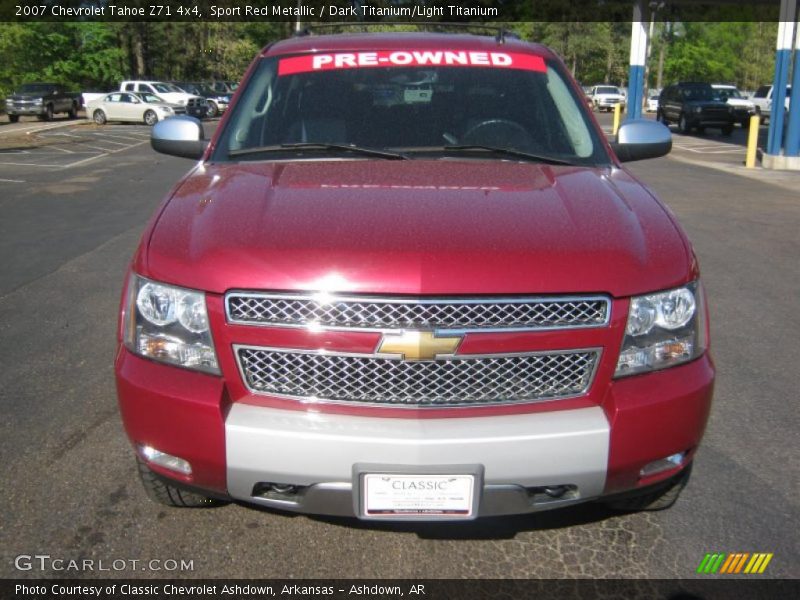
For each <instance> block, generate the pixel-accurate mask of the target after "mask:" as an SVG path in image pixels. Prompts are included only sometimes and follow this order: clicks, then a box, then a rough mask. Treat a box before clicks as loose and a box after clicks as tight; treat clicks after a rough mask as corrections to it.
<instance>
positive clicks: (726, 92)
mask: <svg viewBox="0 0 800 600" xmlns="http://www.w3.org/2000/svg"><path fill="white" fill-rule="evenodd" d="M714 92H715V95H716V97H717V98H718V99H720V100H727V99H728V98H738V99H741V98H742V94H741V93H739V90H737V89H736V88H717V89H715V90H714Z"/></svg>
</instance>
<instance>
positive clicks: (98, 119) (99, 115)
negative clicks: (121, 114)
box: [92, 108, 108, 125]
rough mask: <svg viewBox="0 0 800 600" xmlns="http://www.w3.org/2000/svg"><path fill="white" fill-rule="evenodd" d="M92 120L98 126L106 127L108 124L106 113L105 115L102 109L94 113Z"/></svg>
mask: <svg viewBox="0 0 800 600" xmlns="http://www.w3.org/2000/svg"><path fill="white" fill-rule="evenodd" d="M92 120H93V121H94V122H95V123H97V124H98V125H105V124H106V123H107V122H108V119H107V118H106V113H104V112H103V111H102V109H100V108H98V109H97V110H96V111H94V112H93V113H92Z"/></svg>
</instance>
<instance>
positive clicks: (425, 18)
mask: <svg viewBox="0 0 800 600" xmlns="http://www.w3.org/2000/svg"><path fill="white" fill-rule="evenodd" d="M633 5H634V0H582V1H580V2H577V1H575V0H466V1H459V0H324V1H322V0H300V1H298V0H244V1H243V0H38V1H37V0H0V21H9V22H38V21H50V22H75V21H128V22H141V21H150V22H295V21H298V20H299V21H302V22H303V23H314V22H318V23H344V22H348V23H349V22H359V23H370V22H384V23H386V22H411V23H419V24H425V23H436V22H476V21H478V22H520V21H538V22H544V21H552V22H592V21H616V22H627V21H630V20H631V17H632V14H633ZM651 5H652V6H653V8H654V9H655V14H656V16H657V19H658V20H660V21H777V20H778V17H779V9H780V0H662V1H660V2H650V1H648V0H645V1H644V2H643V6H644V7H645V14H647V11H648V10H650V6H651Z"/></svg>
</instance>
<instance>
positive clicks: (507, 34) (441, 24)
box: [294, 21, 519, 44]
mask: <svg viewBox="0 0 800 600" xmlns="http://www.w3.org/2000/svg"><path fill="white" fill-rule="evenodd" d="M387 25H402V26H409V25H413V26H414V27H420V28H424V29H433V30H441V29H443V28H460V29H479V30H483V31H491V32H493V33H494V34H495V40H497V43H498V44H504V43H505V41H506V38H514V39H519V36H518V35H517V34H516V33H514V32H513V31H510V30H509V29H507V28H506V27H504V26H502V25H501V26H498V25H482V24H480V23H460V22H450V21H436V22H432V23H418V22H414V21H343V22H341V23H318V24H312V25H306V26H304V27H303V28H302V29H299V30H298V31H295V32H294V35H295V37H303V36H307V35H313V34H314V33H315V32H316V30H318V29H333V28H336V27H362V28H363V29H365V30H366V29H369V28H371V27H386V26H387Z"/></svg>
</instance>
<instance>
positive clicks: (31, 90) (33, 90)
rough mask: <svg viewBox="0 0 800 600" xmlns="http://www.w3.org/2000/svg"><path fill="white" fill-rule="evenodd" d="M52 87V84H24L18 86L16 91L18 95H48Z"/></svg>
mask: <svg viewBox="0 0 800 600" xmlns="http://www.w3.org/2000/svg"><path fill="white" fill-rule="evenodd" d="M53 87H54V86H53V84H52V83H26V84H25V85H21V86H19V89H18V90H17V91H18V92H19V93H20V94H49V93H50V91H51V90H52V89H53Z"/></svg>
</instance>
